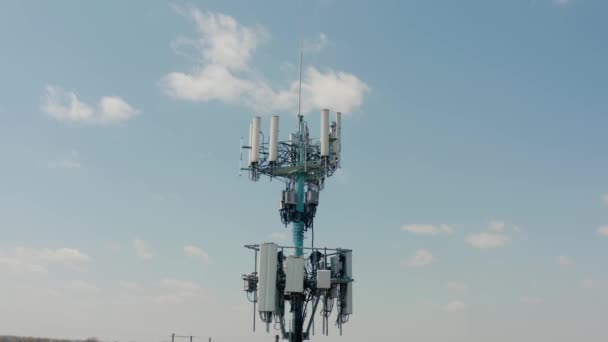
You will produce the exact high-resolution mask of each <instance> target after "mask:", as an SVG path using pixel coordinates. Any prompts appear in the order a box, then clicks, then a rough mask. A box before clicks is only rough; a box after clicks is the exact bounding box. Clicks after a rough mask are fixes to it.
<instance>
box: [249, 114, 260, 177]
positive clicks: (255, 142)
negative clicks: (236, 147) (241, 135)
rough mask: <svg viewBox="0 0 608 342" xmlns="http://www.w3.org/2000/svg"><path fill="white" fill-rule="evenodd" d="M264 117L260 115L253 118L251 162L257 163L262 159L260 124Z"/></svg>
mask: <svg viewBox="0 0 608 342" xmlns="http://www.w3.org/2000/svg"><path fill="white" fill-rule="evenodd" d="M261 121H262V118H261V117H259V116H256V117H254V118H253V119H252V120H251V155H250V156H249V164H250V165H251V164H253V163H257V162H258V161H259V160H260V124H261Z"/></svg>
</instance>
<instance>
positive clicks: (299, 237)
mask: <svg viewBox="0 0 608 342" xmlns="http://www.w3.org/2000/svg"><path fill="white" fill-rule="evenodd" d="M298 118H299V133H300V134H299V135H300V136H299V146H298V166H300V167H302V166H303V165H304V162H305V160H306V155H305V153H306V148H305V146H306V144H307V143H308V142H307V141H306V137H305V133H304V117H303V116H302V115H299V116H298ZM305 178H306V175H305V174H304V173H303V171H300V172H298V174H297V175H296V189H295V190H296V212H297V215H298V217H297V220H296V221H295V222H294V223H293V243H294V246H295V255H296V256H303V255H304V221H302V217H303V216H304V181H305Z"/></svg>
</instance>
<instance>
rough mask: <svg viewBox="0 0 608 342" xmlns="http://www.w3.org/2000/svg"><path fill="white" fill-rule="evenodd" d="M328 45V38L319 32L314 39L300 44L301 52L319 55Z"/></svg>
mask: <svg viewBox="0 0 608 342" xmlns="http://www.w3.org/2000/svg"><path fill="white" fill-rule="evenodd" d="M328 43H329V38H328V37H327V35H326V34H325V33H323V32H321V33H319V36H317V37H316V38H315V39H313V40H309V39H306V40H304V41H303V42H302V52H303V53H310V54H315V53H319V52H321V50H323V48H324V47H325V46H326V45H327V44H328Z"/></svg>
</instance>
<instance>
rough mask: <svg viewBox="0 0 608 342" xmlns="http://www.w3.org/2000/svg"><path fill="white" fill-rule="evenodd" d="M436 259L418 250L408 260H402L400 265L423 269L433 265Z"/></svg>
mask: <svg viewBox="0 0 608 342" xmlns="http://www.w3.org/2000/svg"><path fill="white" fill-rule="evenodd" d="M436 261H437V258H436V257H435V256H434V255H433V254H432V253H431V252H429V251H427V250H426V249H419V250H417V251H416V253H414V255H412V256H411V257H410V258H409V259H407V260H403V261H402V262H401V264H402V265H403V266H407V267H424V266H428V265H430V264H432V263H435V262H436Z"/></svg>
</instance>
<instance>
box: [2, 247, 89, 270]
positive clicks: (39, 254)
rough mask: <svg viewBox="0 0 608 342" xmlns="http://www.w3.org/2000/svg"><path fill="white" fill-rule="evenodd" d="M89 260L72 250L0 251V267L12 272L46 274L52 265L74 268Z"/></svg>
mask: <svg viewBox="0 0 608 342" xmlns="http://www.w3.org/2000/svg"><path fill="white" fill-rule="evenodd" d="M90 260H91V258H90V257H89V256H88V255H86V254H84V253H82V252H80V251H79V250H77V249H74V248H58V249H51V248H26V247H15V248H9V249H0V267H4V268H6V269H8V270H10V271H14V272H26V273H40V272H47V271H48V267H49V266H50V265H52V264H60V265H63V266H68V267H75V266H78V265H81V264H83V263H86V262H88V261H90Z"/></svg>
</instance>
